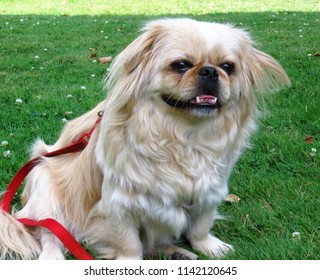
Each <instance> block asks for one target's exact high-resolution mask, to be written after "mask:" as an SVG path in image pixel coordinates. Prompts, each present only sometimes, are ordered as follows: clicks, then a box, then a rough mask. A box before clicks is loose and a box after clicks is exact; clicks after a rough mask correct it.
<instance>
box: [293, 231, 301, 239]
mask: <svg viewBox="0 0 320 280" xmlns="http://www.w3.org/2000/svg"><path fill="white" fill-rule="evenodd" d="M292 238H294V239H297V240H299V239H300V238H301V236H300V232H299V231H294V232H293V233H292Z"/></svg>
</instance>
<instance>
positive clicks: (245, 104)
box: [0, 19, 290, 259]
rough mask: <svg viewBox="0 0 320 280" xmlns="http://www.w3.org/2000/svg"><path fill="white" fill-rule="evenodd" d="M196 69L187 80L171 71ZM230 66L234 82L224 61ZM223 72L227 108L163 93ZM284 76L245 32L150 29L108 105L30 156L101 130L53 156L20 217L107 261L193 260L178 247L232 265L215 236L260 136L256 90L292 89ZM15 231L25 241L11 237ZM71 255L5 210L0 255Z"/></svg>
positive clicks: (29, 188)
mask: <svg viewBox="0 0 320 280" xmlns="http://www.w3.org/2000/svg"><path fill="white" fill-rule="evenodd" d="M177 60H189V61H191V62H192V64H193V67H192V69H190V70H189V71H188V72H186V73H185V74H184V75H181V74H177V73H175V72H174V71H173V69H172V68H171V65H172V63H173V62H174V61H177ZM225 62H232V63H233V64H234V65H235V70H234V73H232V74H231V75H230V76H228V75H227V74H226V73H225V72H224V71H223V70H222V69H220V67H221V64H223V63H225ZM206 66H210V67H215V68H216V69H218V73H219V79H220V81H219V82H220V87H219V95H220V98H221V99H220V102H221V104H222V106H221V108H219V109H215V110H214V111H213V110H212V112H211V111H210V113H208V111H207V110H197V109H194V110H191V109H179V108H174V107H171V106H169V105H168V104H166V103H165V102H164V100H163V98H162V96H163V95H164V94H165V95H170V96H172V97H176V99H179V100H180V99H181V100H184V99H187V98H191V97H193V96H192V95H194V93H195V92H196V91H197V90H198V88H197V85H196V83H197V77H198V73H199V71H200V70H199V69H201V68H202V67H206ZM289 83H290V82H289V79H288V77H287V75H286V74H285V72H284V70H283V69H282V67H281V66H280V65H279V64H278V62H276V61H275V60H274V59H273V58H272V57H270V56H269V55H267V54H265V53H263V52H260V51H258V50H257V49H255V48H254V46H253V42H252V40H251V38H250V36H249V35H248V33H246V32H244V31H242V30H239V29H236V28H234V27H232V26H229V25H222V24H216V23H206V22H198V21H194V20H189V19H173V20H171V19H165V20H158V21H154V22H151V23H149V24H147V25H146V26H145V28H144V29H143V33H142V34H141V35H140V36H139V37H138V38H137V39H136V40H135V41H134V42H133V43H132V44H130V45H129V46H128V47H127V48H126V49H125V50H124V51H123V52H122V53H121V54H120V55H119V56H118V57H117V59H116V60H115V61H114V62H113V64H112V67H111V71H110V74H109V76H108V77H107V78H106V82H105V87H106V91H107V92H108V94H107V98H106V100H104V101H103V102H101V103H100V104H98V105H97V106H96V107H95V108H94V109H93V110H91V111H90V112H88V113H86V114H84V115H82V116H80V117H78V118H76V119H75V120H72V121H70V122H69V123H68V124H67V125H66V127H65V128H64V130H63V132H62V134H61V136H60V138H59V139H58V141H57V142H56V143H55V144H54V145H52V146H49V145H46V144H45V143H44V142H43V141H42V140H37V141H36V143H35V144H34V146H33V148H32V156H33V157H34V156H38V155H42V154H44V153H46V152H48V151H52V150H55V149H58V148H61V147H64V146H66V145H68V144H69V143H71V142H72V141H74V140H76V139H77V138H78V137H79V136H80V135H81V134H82V133H84V132H86V131H88V130H90V128H91V127H92V125H93V123H94V122H95V119H96V117H97V114H98V112H99V111H101V110H103V111H104V116H103V119H102V122H101V123H100V124H99V126H98V127H97V128H96V130H95V131H94V133H93V135H92V137H91V139H90V141H89V144H88V146H87V147H86V149H85V150H84V151H82V152H80V153H76V154H68V155H63V156H58V157H55V158H44V159H43V161H42V163H41V164H40V165H38V166H37V167H36V168H35V169H34V170H33V171H32V172H31V174H30V175H29V176H28V178H27V184H26V187H25V190H24V192H23V195H22V204H23V208H22V209H21V210H20V211H18V212H17V213H13V214H12V215H13V216H14V217H15V218H22V217H27V218H31V219H43V218H47V217H52V218H54V219H56V220H58V221H59V222H61V223H62V224H63V225H64V226H65V227H66V228H67V229H68V230H69V231H71V233H72V234H74V236H75V237H76V238H77V239H78V240H80V241H88V242H91V243H92V244H93V245H94V246H95V248H96V250H97V252H98V253H99V256H100V257H101V258H107V259H140V258H142V257H143V255H144V254H158V253H164V254H169V255H171V256H174V257H177V256H178V257H180V258H189V259H195V258H196V255H195V254H194V253H191V252H188V251H187V250H185V249H182V248H178V247H175V246H174V241H175V240H176V239H178V238H180V237H181V236H184V237H186V239H187V240H188V241H189V242H190V245H191V247H192V248H193V249H194V250H197V251H200V252H202V253H204V254H206V255H208V256H210V257H213V258H219V257H223V255H224V254H225V253H227V252H228V250H230V249H232V246H231V245H228V244H226V243H224V242H222V241H221V240H219V239H218V238H217V237H214V236H213V235H212V234H211V233H210V230H211V228H212V226H213V224H214V220H215V219H217V218H218V217H219V216H218V212H217V210H218V207H219V205H220V204H221V202H222V201H223V200H224V198H225V196H226V195H227V193H228V186H227V183H228V178H229V176H230V174H231V171H232V168H233V166H234V164H235V162H236V161H237V159H238V158H239V156H240V154H241V151H242V149H243V148H244V147H246V145H247V144H248V140H249V136H250V134H251V133H252V131H253V130H254V129H255V117H256V113H257V105H256V99H255V95H254V91H257V92H260V93H264V92H265V91H273V90H277V89H280V88H281V87H283V86H285V85H289ZM13 232H16V234H15V233H13ZM64 253H65V249H64V246H63V245H62V244H61V243H60V241H58V240H57V238H56V237H55V236H53V235H52V234H51V233H50V232H48V231H47V230H45V229H42V228H37V229H33V230H32V229H27V228H25V227H23V226H22V225H20V224H19V223H18V222H16V221H15V219H14V218H13V217H11V216H9V215H8V214H5V213H0V257H1V258H2V259H6V258H12V257H15V258H22V259H29V258H34V257H39V259H63V258H64Z"/></svg>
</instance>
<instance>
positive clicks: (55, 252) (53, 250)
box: [38, 242, 65, 260]
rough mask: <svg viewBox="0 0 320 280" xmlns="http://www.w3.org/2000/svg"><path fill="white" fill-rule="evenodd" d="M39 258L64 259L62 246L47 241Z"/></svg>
mask: <svg viewBox="0 0 320 280" xmlns="http://www.w3.org/2000/svg"><path fill="white" fill-rule="evenodd" d="M38 259H39V260H64V259H65V258H64V255H63V252H62V251H61V249H60V247H59V246H58V245H56V244H54V243H49V242H48V243H46V244H45V245H44V246H43V248H42V252H41V254H40V255H39V258H38Z"/></svg>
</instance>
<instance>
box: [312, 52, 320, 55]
mask: <svg viewBox="0 0 320 280" xmlns="http://www.w3.org/2000/svg"><path fill="white" fill-rule="evenodd" d="M312 56H320V52H316V53H314V54H313V55H312Z"/></svg>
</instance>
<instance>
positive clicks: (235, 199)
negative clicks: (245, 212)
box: [225, 193, 240, 203]
mask: <svg viewBox="0 0 320 280" xmlns="http://www.w3.org/2000/svg"><path fill="white" fill-rule="evenodd" d="M225 201H226V202H230V203H235V202H238V201H240V197H239V196H237V195H235V194H232V193H231V194H228V195H227V197H226V198H225Z"/></svg>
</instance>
